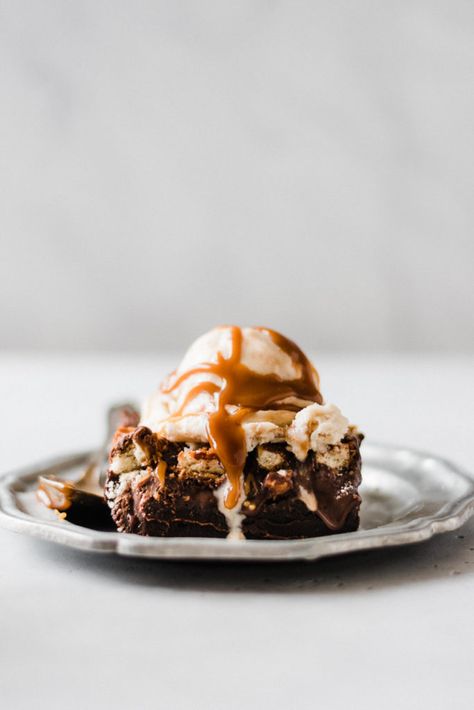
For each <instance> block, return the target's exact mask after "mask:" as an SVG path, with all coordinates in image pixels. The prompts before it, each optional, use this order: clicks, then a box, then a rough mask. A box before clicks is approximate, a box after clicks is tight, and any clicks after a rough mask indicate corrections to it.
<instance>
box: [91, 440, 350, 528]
mask: <svg viewBox="0 0 474 710" xmlns="http://www.w3.org/2000/svg"><path fill="white" fill-rule="evenodd" d="M361 438H362V437H361V435H360V434H357V433H354V432H352V431H350V432H348V433H347V435H346V436H345V437H344V439H343V440H342V441H341V442H340V443H339V444H337V445H334V446H332V447H329V448H328V450H327V451H325V452H324V453H314V452H311V454H309V455H308V457H307V458H306V459H305V461H304V462H301V461H299V460H298V459H297V458H296V457H295V456H294V454H292V453H291V452H289V451H288V450H287V449H286V448H285V446H284V444H264V445H260V446H258V447H257V448H256V449H255V450H253V451H252V452H251V453H250V454H249V455H248V457H247V461H246V463H245V468H244V479H243V480H244V496H245V497H244V500H243V502H242V505H241V507H240V509H239V511H238V512H237V513H236V514H235V515H234V516H233V519H232V515H230V516H229V511H228V510H227V509H226V508H225V506H224V505H223V500H222V495H220V494H219V489H220V488H221V487H222V486H223V485H225V479H226V475H225V472H224V469H223V466H222V464H221V462H220V461H219V459H218V458H217V456H216V454H215V452H214V451H213V450H212V448H210V447H209V445H205V446H197V445H195V446H194V447H193V448H191V447H189V446H186V445H185V444H182V443H176V442H169V441H166V440H164V439H162V438H160V437H158V436H157V435H155V434H153V433H152V432H151V431H150V430H149V429H147V428H146V427H143V426H142V427H138V428H136V429H129V430H126V429H123V430H122V431H121V432H118V435H117V436H116V441H115V444H114V446H113V448H112V451H111V458H110V469H109V473H108V478H107V483H106V488H105V492H106V499H107V501H108V504H109V506H110V508H111V512H112V517H113V519H114V521H115V523H116V525H117V529H118V530H119V531H120V532H131V533H138V534H140V535H151V536H177V537H182V536H200V537H227V536H228V535H229V532H231V528H232V526H238V527H239V528H240V530H241V531H242V533H243V535H244V536H245V537H246V538H249V539H267V540H280V539H287V538H302V537H312V536H317V535H328V534H331V533H335V532H350V531H353V530H356V529H357V527H358V524H359V507H360V497H359V495H358V493H357V488H358V486H359V484H360V453H359V442H360V440H361ZM229 517H230V521H229Z"/></svg>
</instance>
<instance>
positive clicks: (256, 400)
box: [163, 326, 322, 508]
mask: <svg viewBox="0 0 474 710" xmlns="http://www.w3.org/2000/svg"><path fill="white" fill-rule="evenodd" d="M258 330H261V331H263V332H266V333H268V334H269V335H270V337H271V338H272V340H273V342H274V343H275V344H276V345H278V347H279V348H281V350H283V351H284V352H285V353H286V354H287V355H289V356H290V357H291V359H292V361H293V363H294V364H295V366H296V367H297V368H298V369H300V370H301V376H300V377H299V378H298V379H296V380H282V379H280V378H279V377H277V376H276V375H273V374H268V375H262V374H259V373H257V372H253V371H252V370H250V369H249V368H248V367H246V366H245V365H243V364H242V362H241V354H242V330H241V329H240V328H238V327H236V326H231V327H230V331H231V352H230V355H229V357H227V358H226V357H224V356H223V354H222V353H221V352H218V353H217V356H216V361H215V362H205V363H201V364H199V365H198V366H197V367H194V368H192V369H190V370H187V371H186V372H184V373H183V374H181V375H179V376H178V377H175V378H173V377H171V378H170V380H169V381H168V382H167V383H166V385H165V386H164V388H163V392H165V393H169V392H172V391H173V390H174V389H175V388H176V387H178V386H179V385H180V384H182V383H183V382H184V381H185V380H187V379H188V378H189V377H192V376H193V375H196V374H209V375H211V376H213V377H216V378H218V379H219V381H220V384H216V383H215V382H212V381H210V380H203V382H200V383H199V384H197V385H196V386H195V387H193V388H192V389H191V390H190V391H189V392H188V394H187V396H186V398H185V400H184V402H183V403H182V405H181V407H180V410H179V412H177V413H176V415H177V416H179V415H180V414H182V412H183V410H184V408H185V407H186V405H187V404H189V402H190V401H192V400H194V399H195V398H196V397H198V396H199V395H200V394H202V393H203V392H205V393H207V394H208V395H210V396H214V398H215V403H216V408H215V411H214V412H211V413H210V414H209V415H208V425H207V428H208V439H209V443H210V445H211V446H212V447H213V448H214V450H215V452H216V454H217V456H218V458H219V459H220V461H221V463H222V465H223V467H224V469H225V471H226V474H227V477H228V479H229V483H230V486H229V490H228V493H227V496H226V499H225V506H226V508H233V507H234V506H235V505H236V503H237V501H238V500H239V496H240V486H241V477H242V472H243V469H244V466H245V461H246V458H247V445H246V440H245V432H244V429H243V427H242V425H241V422H242V419H243V418H244V417H245V416H246V415H247V414H248V413H249V412H251V411H256V410H259V409H287V408H288V405H283V404H281V401H282V400H284V399H286V398H288V397H294V398H297V399H302V400H306V401H312V402H317V403H318V404H321V403H322V397H321V393H320V392H319V389H318V386H317V385H316V383H315V381H316V382H318V383H319V378H318V375H317V373H316V370H315V369H314V367H313V366H312V364H311V363H310V362H309V360H308V358H307V357H306V355H305V354H304V353H303V352H302V351H301V350H300V349H299V348H298V346H297V345H296V344H295V343H293V342H292V341H291V340H288V339H287V338H285V337H284V336H283V335H281V334H280V333H277V332H276V331H274V330H270V329H269V328H258ZM228 405H235V406H237V407H238V409H237V411H235V412H233V413H229V412H228V411H227V406H228Z"/></svg>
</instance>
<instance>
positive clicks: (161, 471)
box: [156, 459, 167, 488]
mask: <svg viewBox="0 0 474 710" xmlns="http://www.w3.org/2000/svg"><path fill="white" fill-rule="evenodd" d="M166 468H167V464H166V461H164V460H163V459H161V461H160V463H159V464H158V467H157V469H156V474H157V476H158V480H159V482H160V486H161V488H163V486H164V485H165V480H166Z"/></svg>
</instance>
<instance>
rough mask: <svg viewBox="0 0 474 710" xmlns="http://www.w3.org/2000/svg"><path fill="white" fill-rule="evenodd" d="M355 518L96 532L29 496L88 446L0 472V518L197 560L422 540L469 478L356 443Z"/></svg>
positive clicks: (103, 546) (472, 500)
mask: <svg viewBox="0 0 474 710" xmlns="http://www.w3.org/2000/svg"><path fill="white" fill-rule="evenodd" d="M362 456H363V469H362V476H363V484H362V486H361V489H360V492H361V495H362V501H363V502H362V507H361V526H360V529H359V530H358V531H357V532H353V533H344V534H341V535H331V536H328V537H316V538H309V539H305V540H283V541H258V540H243V541H229V540H221V539H209V538H152V537H140V536H139V535H129V534H124V533H115V532H99V531H96V530H90V529H88V528H85V527H81V526H78V525H73V524H72V523H69V522H67V521H59V520H58V519H57V517H56V515H55V514H54V513H53V512H52V511H49V510H47V509H46V508H44V507H43V506H42V505H41V504H40V503H38V502H37V500H36V497H35V489H36V484H37V478H38V475H40V474H45V475H48V474H54V475H56V476H58V477H63V478H65V479H68V480H77V479H79V478H80V476H81V475H82V473H83V471H84V466H85V464H86V462H87V461H88V459H89V457H90V453H85V454H79V455H75V456H69V457H67V458H62V459H61V460H56V461H52V462H51V461H50V462H46V463H44V464H43V465H38V466H34V467H31V468H29V469H25V470H23V471H20V472H17V473H13V474H8V475H5V476H3V477H2V478H1V479H0V524H1V525H2V526H4V527H6V528H8V529H10V530H14V531H17V532H23V533H27V534H29V535H33V536H34V537H38V538H43V539H44V540H50V541H52V542H56V543H60V544H62V545H68V546H69V547H75V548H80V549H83V550H90V551H92V552H114V553H117V554H119V555H131V556H135V557H155V558H168V559H203V560H216V559H218V560H253V561H265V560H272V561H275V560H282V561H283V560H302V559H304V560H315V559H318V558H319V557H327V556H329V555H338V554H345V553H348V552H354V551H356V550H367V549H370V548H376V547H384V546H391V545H404V544H407V543H413V542H419V541H421V540H427V539H428V538H430V537H432V536H433V535H435V534H437V533H440V532H445V531H448V530H455V529H456V528H458V527H460V526H461V525H462V524H463V523H464V522H465V521H466V520H467V519H468V518H469V517H470V516H471V515H472V514H473V512H474V481H473V479H472V478H471V477H470V476H469V475H468V474H467V473H465V472H463V471H461V470H460V469H459V468H458V467H457V466H454V465H453V464H451V463H449V462H448V461H445V460H443V459H441V458H438V457H436V456H431V455H429V454H423V453H420V452H416V451H412V450H409V449H401V448H393V447H388V446H381V445H375V444H367V443H364V444H363V452H362Z"/></svg>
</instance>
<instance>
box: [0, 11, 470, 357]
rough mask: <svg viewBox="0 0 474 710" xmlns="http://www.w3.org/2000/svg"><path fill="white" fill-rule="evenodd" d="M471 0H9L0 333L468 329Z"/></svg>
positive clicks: (459, 340)
mask: <svg viewBox="0 0 474 710" xmlns="http://www.w3.org/2000/svg"><path fill="white" fill-rule="evenodd" d="M473 29H474V12H473V6H472V2H471V1H469V0H466V1H465V2H464V1H455V0H449V1H448V0H446V1H445V2H436V1H434V0H425V1H423V0H406V1H403V0H392V1H388V2H387V1H386V2H380V3H375V2H369V1H364V0H361V1H360V2H357V3H355V2H351V1H348V2H337V1H334V0H327V1H323V2H321V1H320V2H315V1H311V0H308V1H304V2H296V1H295V0H286V1H282V2H277V1H276V0H275V1H270V0H267V1H265V2H264V1H262V0H248V1H242V0H239V1H238V2H220V1H218V0H216V2H203V1H202V0H199V1H198V0H196V2H175V1H174V0H169V1H168V2H157V1H156V0H150V1H149V2H140V1H138V0H134V1H133V2H132V1H131V0H128V2H127V1H125V0H120V1H118V0H115V1H113V2H112V1H111V2H101V1H100V0H89V1H84V0H82V1H81V2H77V0H76V1H71V2H68V1H66V0H62V1H61V2H44V1H35V0H30V1H29V2H24V1H22V0H12V2H6V1H4V0H0V67H1V71H0V82H1V85H0V88H1V110H0V160H1V170H0V195H1V201H0V238H1V240H2V258H1V262H0V316H1V327H0V343H1V345H2V346H4V347H8V348H25V347H26V348H28V347H33V348H60V349H72V348H81V349H82V348H91V349H97V348H104V349H109V348H119V349H152V348H176V347H182V346H183V345H185V344H186V342H187V341H188V340H189V339H190V338H192V337H194V336H195V335H197V334H199V333H200V332H201V331H202V330H204V329H206V328H208V327H210V326H212V325H213V324H215V323H222V322H238V323H242V324H248V323H250V324H268V325H272V326H273V327H276V328H278V329H280V330H283V331H284V332H286V333H287V334H288V335H290V336H292V337H293V338H295V339H297V340H300V341H301V343H302V344H303V345H304V346H305V347H307V348H309V349H313V350H318V349H357V350H380V349H394V350H399V349H430V350H434V349H450V350H451V349H452V350H464V351H467V350H469V351H471V350H473V349H474V329H473V327H472V312H473V305H474V294H473V280H474V278H473V262H474V244H473V239H474V235H473V224H474V218H473V210H472V188H473V184H472V163H473V157H474V151H473V130H472V127H473V125H474V110H473V109H474V97H473V91H472V80H473V66H474V45H473V42H472V38H473Z"/></svg>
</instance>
